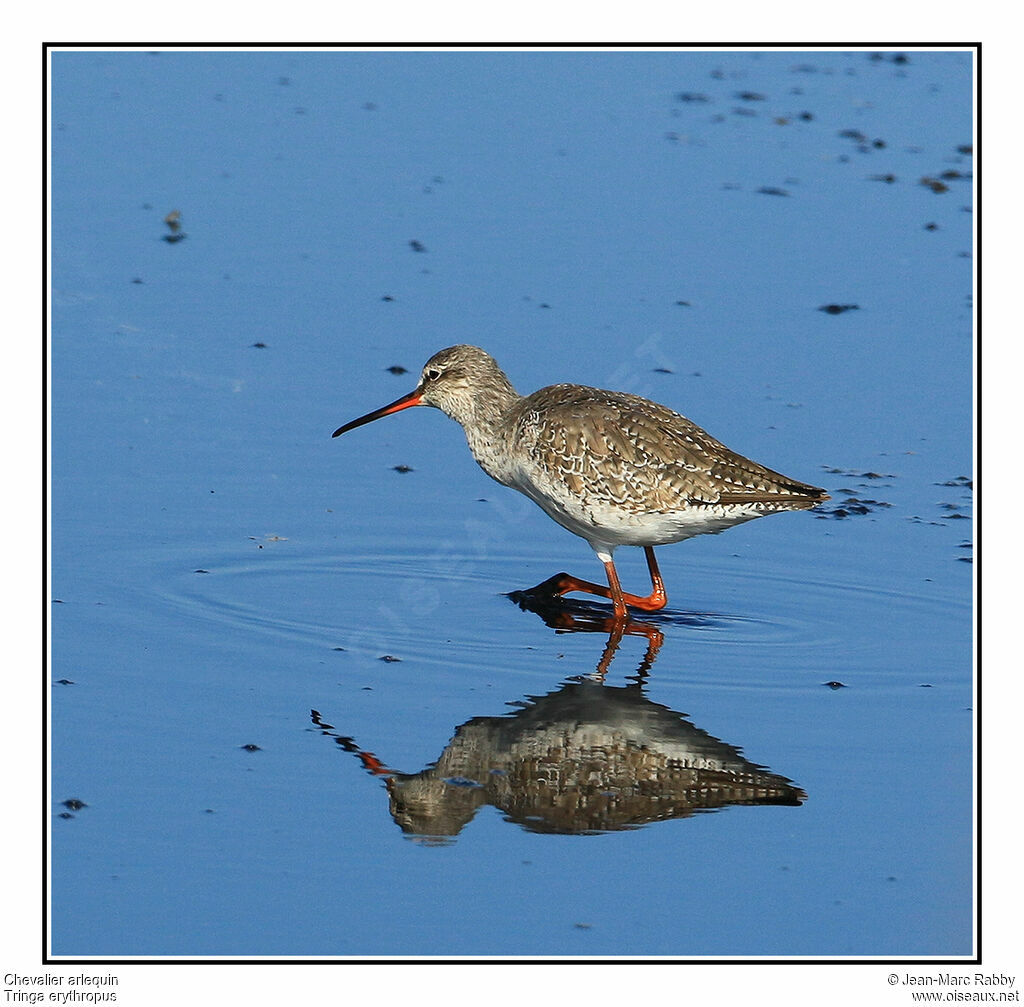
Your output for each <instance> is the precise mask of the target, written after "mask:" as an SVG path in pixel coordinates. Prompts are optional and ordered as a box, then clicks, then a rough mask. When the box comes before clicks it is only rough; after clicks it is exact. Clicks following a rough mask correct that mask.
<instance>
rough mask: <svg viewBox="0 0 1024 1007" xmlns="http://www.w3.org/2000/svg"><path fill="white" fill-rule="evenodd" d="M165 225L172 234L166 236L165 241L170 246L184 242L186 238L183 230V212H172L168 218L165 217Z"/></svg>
mask: <svg viewBox="0 0 1024 1007" xmlns="http://www.w3.org/2000/svg"><path fill="white" fill-rule="evenodd" d="M164 223H165V224H166V225H167V226H168V228H170V231H171V233H170V234H165V235H164V237H163V240H164V241H166V242H167V244H169V245H174V244H177V243H178V242H179V241H184V240H185V238H186V234H185V232H184V231H183V230H182V229H181V210H171V212H170V213H169V214H167V216H166V217H164Z"/></svg>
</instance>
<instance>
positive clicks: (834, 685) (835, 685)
mask: <svg viewBox="0 0 1024 1007" xmlns="http://www.w3.org/2000/svg"><path fill="white" fill-rule="evenodd" d="M821 684H822V685H827V686H828V687H829V688H830V689H845V688H847V685H846V683H845V682H837V681H836V680H835V679H833V680H832V681H831V682H822V683H821Z"/></svg>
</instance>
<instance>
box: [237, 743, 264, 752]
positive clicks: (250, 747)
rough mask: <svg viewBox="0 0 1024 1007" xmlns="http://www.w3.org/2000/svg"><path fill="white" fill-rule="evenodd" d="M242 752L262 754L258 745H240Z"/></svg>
mask: <svg viewBox="0 0 1024 1007" xmlns="http://www.w3.org/2000/svg"><path fill="white" fill-rule="evenodd" d="M242 751H243V752H262V751H263V749H262V748H260V746H259V745H252V744H249V745H242Z"/></svg>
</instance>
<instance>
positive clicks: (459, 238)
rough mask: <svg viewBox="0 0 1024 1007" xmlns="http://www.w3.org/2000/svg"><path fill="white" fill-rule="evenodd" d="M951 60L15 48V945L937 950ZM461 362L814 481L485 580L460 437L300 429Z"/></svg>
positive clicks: (544, 557)
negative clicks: (46, 340) (35, 571)
mask: <svg viewBox="0 0 1024 1007" xmlns="http://www.w3.org/2000/svg"><path fill="white" fill-rule="evenodd" d="M971 86H972V65H971V56H970V54H967V53H956V52H943V53H932V54H929V53H913V54H911V56H910V57H909V62H901V61H899V60H897V59H894V58H893V57H892V54H888V55H885V56H883V57H880V58H876V57H873V56H872V55H871V54H868V53H822V54H808V53H802V54H793V53H781V52H777V53H766V54H729V53H707V54H704V53H695V52H690V53H685V52H684V53H635V54H627V53H613V54H608V53H605V54H584V53H560V54H559V53H500V54H498V53H448V54H424V53H420V54H417V53H401V54H396V53H392V54H380V53H378V54H370V53H364V54H353V53H333V54H312V53H270V52H267V53H199V54H187V53H166V52H165V53H160V54H150V53H102V52H85V53H58V54H55V55H54V56H53V88H52V96H53V115H52V121H53V131H52V141H53V179H52V181H53V195H52V207H53V337H52V349H51V360H52V372H53V377H52V437H53V449H52V473H53V475H52V479H53V490H52V493H53V503H52V544H53V564H52V595H53V599H54V604H53V612H52V624H51V628H52V654H53V657H52V679H53V688H52V711H51V713H52V716H51V723H52V746H51V752H52V755H51V760H52V761H51V770H52V795H51V796H52V805H53V821H52V827H51V828H52V836H51V850H52V882H51V930H52V938H51V950H52V954H53V955H54V956H57V957H62V956H66V957H71V958H78V957H84V956H92V955H100V956H105V957H115V958H116V957H124V956H146V957H157V956H168V955H183V956H187V957H196V956H204V955H212V956H223V955H241V956H247V957H255V956H267V955H296V956H302V957H306V956H313V955H325V956H376V955H394V956H410V955H439V956H456V955H487V956H493V955H512V956H531V957H532V956H541V955H557V956H589V955H601V956H634V955H640V956H646V955H668V956H709V955H750V956H755V957H770V956H797V957H808V956H826V957H829V958H835V957H844V956H874V957H913V956H940V957H943V958H955V957H959V956H970V955H972V954H973V953H974V948H975V944H974V936H973V923H972V921H973V912H974V902H973V868H972V856H973V849H972V801H973V793H972V747H973V741H974V736H973V728H974V713H973V706H974V700H973V682H972V645H971V643H972V637H971V626H972V574H973V567H972V564H971V558H972V548H971V547H972V542H973V533H972V508H971V498H972V489H971V480H972V473H973V459H972V439H971V415H972V412H971V410H972V380H971V363H972V335H973V334H972V307H971V293H972V275H971V271H972V259H971V254H972V215H971V206H972V181H971V172H972V163H971V156H970V149H969V147H970V144H971V138H972V129H973V123H972V108H971ZM922 180H924V182H922ZM171 211H179V212H180V223H179V222H178V221H177V219H176V218H173V217H172V218H171V223H172V224H173V225H174V226H173V227H172V226H171V225H169V224H168V223H167V222H166V221H165V218H166V217H167V216H168V214H170V213H171ZM174 228H177V229H176V230H175V229H174ZM169 239H170V240H169ZM828 306H833V308H832V310H819V309H821V308H825V307H828ZM839 309H844V310H839ZM457 342H470V343H476V344H478V345H482V346H484V347H485V348H486V349H488V350H489V351H490V352H491V353H493V354H494V355H495V356H496V357H497V358H498V360H499V362H501V363H502V365H503V366H504V367H505V369H506V370H507V371H508V373H509V376H510V378H511V379H512V381H513V382H514V383H515V384H516V386H517V387H518V388H519V389H520V390H521V391H524V392H525V391H531V390H533V389H534V388H536V387H540V386H541V385H545V384H550V383H553V382H556V381H563V380H573V381H579V382H582V383H587V384H594V385H599V386H604V387H615V388H619V389H623V390H628V391H634V392H638V393H640V394H645V395H648V396H650V397H653V398H656V399H658V400H660V401H662V402H665V403H666V404H668V405H670V406H672V407H673V408H676V409H678V410H679V411H681V412H683V413H685V414H686V415H688V416H690V417H691V418H692V419H694V420H695V421H696V422H698V423H700V424H701V425H702V426H705V427H706V428H707V429H708V430H710V431H711V432H712V433H713V434H714V435H715V436H717V437H719V438H720V439H722V440H724V441H725V442H726V443H728V444H729V445H730V446H732V447H734V448H735V449H737V450H739V451H741V452H743V453H745V454H748V455H750V456H751V457H754V458H756V459H758V460H760V461H762V462H764V463H765V464H768V465H770V466H772V467H773V468H777V469H780V470H782V471H784V472H786V473H788V474H791V475H793V476H795V477H797V478H800V479H805V480H807V481H810V482H815V483H817V484H819V485H823V486H825V487H827V488H828V490H829V492H830V493H831V494H832V500H831V501H829V503H828V504H826V505H824V506H823V507H822V508H821V509H820V510H818V511H815V512H808V513H801V514H792V515H781V516H778V517H773V518H771V519H770V520H765V521H757V522H753V523H750V524H747V525H744V526H742V527H739V528H736V529H734V530H731V531H729V532H728V533H727V534H726V535H724V536H705V537H703V538H701V539H696V540H693V541H690V542H686V543H682V544H680V545H677V546H672V547H666V548H665V549H662V550H660V552H659V558H660V561H661V567H662V571H663V573H664V575H665V579H666V583H667V586H668V590H669V596H670V603H669V604H670V607H669V609H668V610H667V612H666V613H665V614H663V615H660V616H658V617H651V618H649V619H647V620H645V622H644V623H643V624H642V625H636V626H633V627H631V630H632V632H630V633H629V634H627V635H625V636H624V638H623V639H621V640H616V639H610V638H609V636H608V632H607V631H606V630H605V629H604V627H603V620H602V618H601V612H602V610H601V609H600V606H598V605H587V604H582V603H581V604H580V605H574V606H569V607H568V608H567V609H565V610H563V611H561V612H558V613H551V612H547V613H543V612H542V613H537V612H533V611H528V610H525V609H522V608H520V607H519V606H518V605H517V604H516V603H515V601H514V600H512V599H510V598H509V597H508V596H507V595H508V593H509V592H513V591H515V590H516V589H521V588H525V587H528V586H529V585H532V584H535V583H537V582H538V581H541V580H543V579H544V578H546V577H548V576H550V575H551V574H554V573H555V572H557V571H559V570H570V571H571V572H573V573H575V574H578V575H579V576H582V577H590V578H598V577H599V576H600V573H601V571H600V567H599V565H598V564H597V562H596V560H595V559H594V557H593V555H592V553H591V552H590V550H589V548H588V547H587V546H586V544H585V543H584V542H582V541H581V540H577V539H575V538H573V537H572V536H570V535H568V534H567V533H566V532H564V531H563V530H562V529H560V528H559V527H557V526H556V525H555V524H554V523H553V522H551V521H550V520H549V519H548V518H546V517H545V516H544V515H543V513H541V511H540V510H538V509H537V508H535V507H534V506H533V505H532V504H530V503H529V501H527V500H526V499H525V498H521V497H518V496H517V495H515V494H513V493H512V492H511V491H509V490H506V489H504V488H502V487H500V486H498V485H496V484H494V483H492V482H490V481H489V480H488V479H487V478H486V476H484V475H483V473H482V472H481V471H480V470H479V469H478V468H477V466H476V465H475V463H474V462H473V460H472V458H471V457H470V456H469V453H468V451H467V449H466V446H465V442H464V438H463V436H462V433H461V431H460V430H459V429H458V427H457V426H456V425H455V424H453V423H451V422H450V421H449V420H447V419H446V418H445V417H444V416H442V415H441V414H440V413H438V412H436V411H433V410H412V411H409V412H405V413H403V414H402V415H400V416H394V417H389V418H388V419H385V420H382V421H381V422H380V423H378V424H373V425H371V426H368V427H366V428H364V429H361V430H358V431H353V432H352V433H351V434H348V435H346V436H345V437H343V438H341V439H339V440H333V441H332V440H331V438H330V433H331V431H332V430H333V429H334V428H335V427H336V426H338V425H339V424H340V423H342V422H344V421H346V420H348V419H351V418H353V417H355V416H358V415H360V414H362V413H364V412H367V411H368V410H370V409H371V408H374V407H376V406H379V405H382V404H384V403H385V402H389V401H391V400H392V399H394V398H396V397H397V396H398V395H399V394H402V393H404V392H405V391H408V390H409V389H411V388H412V386H413V384H414V383H415V381H416V378H417V375H418V371H419V368H420V367H421V365H422V363H423V362H424V361H425V360H426V358H427V357H428V356H430V355H431V354H432V353H433V352H434V351H435V350H437V349H439V348H441V347H442V346H446V345H449V344H452V343H457ZM389 368H405V369H406V371H407V372H406V373H399V374H395V373H392V372H391V371H390V370H388V369H389ZM617 559H620V563H619V566H620V573H621V574H622V576H623V579H624V581H625V585H626V588H627V590H641V589H642V588H643V587H644V586H645V584H646V581H645V579H644V578H645V570H644V565H643V557H642V553H641V552H640V551H639V550H622V551H620V553H619V554H618V556H617ZM552 623H554V625H552ZM828 683H831V685H830V684H828ZM837 683H841V685H842V687H839V685H837ZM311 711H314V712H312V713H311ZM68 801H71V802H72V805H71V806H69V805H68V804H66V803H65V802H68ZM75 802H84V805H85V806H84V807H80V806H78V805H77V804H76V803H75ZM766 921H770V925H766Z"/></svg>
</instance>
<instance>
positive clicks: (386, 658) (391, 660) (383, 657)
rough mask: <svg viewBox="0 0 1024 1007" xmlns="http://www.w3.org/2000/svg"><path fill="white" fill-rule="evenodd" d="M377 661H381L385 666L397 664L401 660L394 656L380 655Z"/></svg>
mask: <svg viewBox="0 0 1024 1007" xmlns="http://www.w3.org/2000/svg"><path fill="white" fill-rule="evenodd" d="M377 660H378V661H383V662H384V663H385V664H398V663H399V662H400V661H401V660H402V659H401V658H400V657H395V655H394V654H382V655H381V656H380V657H378V658H377Z"/></svg>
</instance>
